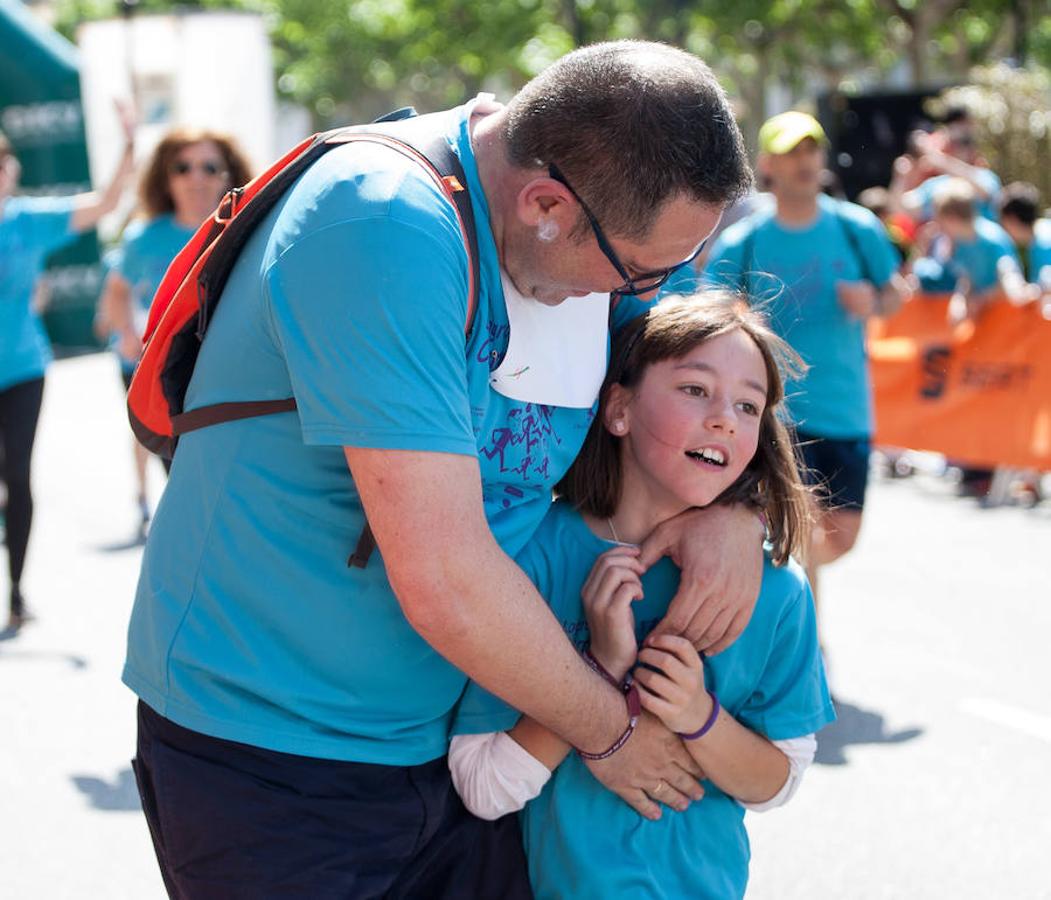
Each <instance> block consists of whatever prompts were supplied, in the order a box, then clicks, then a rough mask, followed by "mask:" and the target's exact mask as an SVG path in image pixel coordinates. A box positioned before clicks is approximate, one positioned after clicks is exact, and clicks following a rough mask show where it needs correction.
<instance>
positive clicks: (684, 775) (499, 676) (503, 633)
mask: <svg viewBox="0 0 1051 900" xmlns="http://www.w3.org/2000/svg"><path fill="white" fill-rule="evenodd" d="M345 453H346V457H347V463H348V465H349V466H350V469H351V472H352V473H353V476H354V482H355V485H356V487H357V490H358V493H359V495H360V497H361V500H362V504H363V506H364V509H365V512H366V514H367V516H368V519H369V524H370V526H371V527H372V530H373V533H374V534H375V536H376V543H377V545H378V547H379V549H380V552H381V553H382V555H383V563H384V565H385V567H386V571H387V576H388V578H389V580H390V583H391V587H392V588H393V590H394V593H395V595H396V596H397V598H398V602H399V603H400V605H401V608H402V610H403V612H404V613H405V616H406V618H407V619H408V620H409V622H410V623H411V624H412V626H413V627H414V628H415V629H416V630H417V631H418V632H419V634H420V635H421V636H422V637H423V638H424V639H425V640H426V641H427V642H428V643H429V644H430V645H431V646H432V647H434V648H435V649H436V650H437V651H438V652H439V653H441V654H442V656H444V657H445V658H446V659H448V660H449V661H450V662H452V663H453V664H454V665H455V666H456V667H457V668H459V669H461V670H462V671H463V672H465V673H466V674H467V675H468V676H469V677H471V678H472V679H473V680H475V681H477V682H478V683H479V684H480V685H482V686H483V687H485V688H486V689H487V690H490V691H492V692H493V693H494V694H496V695H497V696H499V697H501V698H502V699H504V700H506V701H507V702H508V703H510V704H511V705H512V706H514V707H515V708H516V709H518V710H521V711H522V712H523V713H525V714H526V715H528V716H530V717H532V718H533V719H535V720H536V721H538V722H540V723H541V724H543V725H545V726H546V727H547V728H549V729H551V731H553V732H555V733H556V734H558V735H560V736H561V737H562V738H564V739H565V740H567V741H568V742H569V743H571V744H573V745H574V746H577V747H582V748H584V749H586V750H589V751H592V752H598V751H602V750H604V749H606V748H607V747H609V746H610V745H612V744H613V742H614V741H615V740H616V739H617V737H618V736H619V735H620V734H621V733H622V732H623V731H624V730H625V728H626V725H627V712H626V705H625V703H624V699H623V697H622V696H621V695H619V694H618V693H617V692H616V691H615V690H613V688H611V687H610V686H609V685H607V684H606V683H605V682H604V681H602V679H601V678H599V677H598V676H597V675H595V674H594V673H593V672H592V671H591V670H590V669H589V668H588V666H587V665H586V664H585V663H584V662H583V661H582V660H581V658H580V656H579V655H578V654H577V652H576V651H575V650H574V649H573V647H572V645H571V644H570V642H569V641H568V640H567V639H566V637H565V634H564V633H563V631H562V628H561V626H560V625H559V624H558V622H557V621H556V620H555V618H554V617H553V616H552V615H551V613H550V611H549V610H548V608H547V606H546V604H545V603H544V601H543V600H542V599H541V597H540V595H539V594H537V592H536V589H535V588H534V587H533V585H532V582H530V581H529V579H528V578H527V577H526V575H525V573H524V572H522V570H521V569H519V568H518V566H517V565H516V564H515V563H514V561H513V560H512V559H511V558H510V557H508V556H507V555H506V554H505V553H504V552H503V551H502V550H501V549H500V547H499V545H498V544H497V543H496V541H495V539H494V538H493V536H492V533H491V532H490V530H489V526H488V523H487V522H486V519H485V515H484V511H483V510H484V507H483V503H482V495H481V481H480V477H479V470H478V463H477V461H476V460H474V459H472V458H470V457H467V456H460V455H457V454H451V453H427V452H418V451H401V450H376V449H364V448H354V447H347V448H345ZM593 771H595V773H596V776H597V777H598V778H599V780H600V781H602V782H603V783H604V784H605V785H606V786H607V787H609V788H610V789H611V790H613V791H615V792H616V793H617V794H618V795H620V796H621V797H622V798H624V799H625V800H626V801H627V802H629V803H631V805H633V806H634V807H635V808H636V809H638V810H639V811H640V812H642V813H643V814H648V815H653V814H654V813H655V812H656V806H655V805H654V804H653V803H652V802H651V801H650V800H649V799H648V798H647V797H646V795H645V790H646V788H647V787H648V786H654V785H657V784H658V783H659V782H661V781H664V782H665V783H667V784H668V785H671V786H673V787H675V788H676V789H677V790H678V791H679V792H680V793H681V794H682V795H684V796H683V797H682V798H681V799H682V800H685V798H686V797H687V796H689V797H699V796H700V787H699V785H698V784H697V781H696V779H695V778H694V777H692V776H691V775H690V774H689V773H690V772H695V771H697V767H696V765H695V764H693V761H692V759H691V758H690V757H689V754H688V753H686V751H685V749H684V748H683V747H682V744H681V742H679V740H678V739H677V738H676V737H675V735H673V734H672V733H671V732H669V731H667V729H664V728H663V726H659V725H658V724H657V723H656V720H653V719H652V718H646V719H645V720H644V721H643V722H641V723H640V727H639V728H637V729H636V732H635V733H634V734H633V735H632V737H631V738H630V739H629V740H628V742H627V744H625V746H624V747H623V748H622V749H621V750H618V751H617V752H616V753H615V754H614V755H613V756H611V757H610V758H609V759H608V760H605V761H603V762H602V763H601V764H597V765H596V766H593ZM661 799H662V800H665V799H673V798H670V797H669V798H666V797H662V798H661Z"/></svg>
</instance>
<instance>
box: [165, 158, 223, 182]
mask: <svg viewBox="0 0 1051 900" xmlns="http://www.w3.org/2000/svg"><path fill="white" fill-rule="evenodd" d="M194 169H196V170H197V171H198V172H200V173H201V174H202V175H204V176H206V177H208V178H218V177H219V176H220V175H226V169H225V168H223V167H222V166H221V165H219V164H218V163H213V162H203V163H196V164H194V163H190V162H185V161H184V160H181V159H179V160H176V161H175V162H173V163H172V165H171V168H170V169H169V170H168V171H169V172H170V173H171V174H172V175H189V174H190V173H191V172H192V171H193V170H194Z"/></svg>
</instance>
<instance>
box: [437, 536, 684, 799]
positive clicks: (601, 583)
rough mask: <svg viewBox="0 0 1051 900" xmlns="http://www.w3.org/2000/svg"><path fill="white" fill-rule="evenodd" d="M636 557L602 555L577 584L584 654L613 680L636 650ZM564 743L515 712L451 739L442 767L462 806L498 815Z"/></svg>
mask: <svg viewBox="0 0 1051 900" xmlns="http://www.w3.org/2000/svg"><path fill="white" fill-rule="evenodd" d="M637 557H638V549H637V548H635V547H627V546H619V547H614V548H613V549H612V550H609V551H607V552H606V553H603V554H602V555H601V556H600V557H599V558H598V559H597V560H596V561H595V565H594V567H593V568H592V570H591V573H590V575H589V576H588V579H587V581H586V582H585V584H584V586H583V588H582V590H581V600H582V602H583V605H584V610H585V614H586V616H587V620H588V628H589V631H590V634H591V642H592V643H591V652H592V653H593V654H594V658H595V659H596V660H597V661H598V662H599V664H600V665H601V666H602V667H603V668H605V669H606V670H607V671H608V672H613V673H616V674H615V676H614V677H616V678H618V679H619V678H622V677H623V676H624V674H625V673H626V672H627V671H628V669H630V668H631V666H632V664H633V663H634V661H635V654H636V653H637V651H638V646H637V644H636V643H635V632H634V616H633V615H632V612H631V602H632V600H634V599H637V598H638V597H641V596H642V584H641V582H640V581H639V575H640V574H641V572H642V567H641V566H640V565H639V563H638V561H637ZM571 749H572V748H571V747H570V745H569V744H568V743H566V742H565V741H564V740H562V738H560V737H559V736H558V735H557V734H555V733H554V732H553V731H551V730H549V729H547V728H545V727H544V726H543V725H541V724H540V723H539V722H537V721H535V720H533V719H530V718H529V717H528V716H522V718H520V719H519V720H518V722H517V723H516V724H515V726H514V727H513V728H512V729H511V730H510V731H506V732H504V731H501V732H491V733H488V734H472V735H457V736H455V737H453V739H452V741H451V742H450V745H449V770H450V772H451V773H452V779H453V785H454V786H455V787H456V790H457V792H458V793H459V794H460V797H461V798H462V799H463V802H464V806H466V807H467V808H468V809H469V810H470V811H471V812H472V813H474V815H476V816H478V817H479V818H480V819H498V818H500V817H501V816H504V815H507V814H508V813H510V812H516V811H517V810H520V809H521V808H522V807H523V806H524V805H525V804H526V803H527V802H528V801H530V800H532V799H533V798H534V797H536V796H537V795H538V794H539V793H540V791H541V789H542V788H543V787H544V785H545V784H546V783H547V780H548V779H549V778H550V777H551V772H553V771H554V770H555V769H556V768H558V766H559V764H560V763H561V762H562V760H564V759H565V758H566V756H567V755H568V754H569V752H570V750H571ZM666 799H669V800H670V799H671V798H670V797H669V798H666Z"/></svg>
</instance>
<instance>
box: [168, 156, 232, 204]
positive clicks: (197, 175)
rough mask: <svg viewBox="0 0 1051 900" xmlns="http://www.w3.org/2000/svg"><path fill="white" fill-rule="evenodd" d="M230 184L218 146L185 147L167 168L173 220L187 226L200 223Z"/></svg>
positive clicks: (228, 174)
mask: <svg viewBox="0 0 1051 900" xmlns="http://www.w3.org/2000/svg"><path fill="white" fill-rule="evenodd" d="M229 181H230V173H229V172H227V170H226V160H225V159H223V151H222V150H221V149H220V148H219V146H218V145H217V144H215V143H213V142H212V141H200V142H199V143H196V144H187V145H186V146H185V147H183V148H182V149H181V150H180V151H179V152H178V154H177V155H176V157H175V159H174V160H172V164H171V166H169V168H168V190H169V191H170V192H171V195H172V204H173V205H174V207H175V217H176V218H177V219H179V220H180V221H181V222H185V223H187V224H191V223H200V222H203V221H204V220H205V219H206V218H208V216H210V215H211V214H212V210H214V209H215V207H216V205H217V204H218V203H219V200H220V199H221V198H222V196H223V194H224V193H226V191H227V190H228V189H229V187H230V184H229Z"/></svg>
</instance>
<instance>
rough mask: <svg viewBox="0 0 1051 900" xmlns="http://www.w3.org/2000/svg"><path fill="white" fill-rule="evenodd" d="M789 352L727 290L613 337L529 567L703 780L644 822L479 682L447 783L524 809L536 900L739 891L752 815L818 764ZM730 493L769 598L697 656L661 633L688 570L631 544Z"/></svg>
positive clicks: (665, 305) (565, 618)
mask: <svg viewBox="0 0 1051 900" xmlns="http://www.w3.org/2000/svg"><path fill="white" fill-rule="evenodd" d="M793 356H794V354H792V353H791V351H790V350H789V349H788V347H787V345H785V344H784V343H783V342H782V341H781V340H780V339H778V338H777V337H775V336H774V335H773V333H772V332H771V331H770V329H769V328H768V327H767V325H766V323H765V321H764V320H763V317H762V316H761V315H760V314H759V313H756V312H755V311H753V310H749V309H748V308H747V307H746V306H745V305H744V304H743V303H741V302H740V301H739V299H738V297H737V296H736V295H734V294H729V293H728V292H724V291H709V292H706V293H702V294H699V295H697V296H695V297H687V298H675V299H669V300H665V301H663V302H662V303H660V304H659V305H657V306H656V307H654V308H653V309H652V310H651V311H650V312H649V313H648V314H646V315H645V316H643V317H640V319H639V320H637V321H636V322H634V323H632V325H630V326H629V327H628V328H626V329H625V330H624V332H622V333H621V334H619V335H618V337H617V340H616V341H615V343H614V349H613V354H612V361H611V364H610V371H609V375H608V376H607V381H606V385H605V387H604V389H603V393H602V399H601V401H600V405H599V410H598V414H597V416H596V419H595V421H594V422H593V423H592V426H591V430H590V432H589V434H588V438H587V440H586V441H585V444H584V448H583V450H582V451H581V454H580V456H579V457H578V458H577V461H576V462H575V463H574V464H573V466H572V467H571V468H570V470H569V473H568V474H567V476H566V478H565V479H564V481H563V482H562V484H561V485H560V490H561V491H562V492H563V496H562V497H561V498H560V499H559V500H558V501H556V503H555V504H554V506H553V507H552V508H551V510H550V511H549V512H548V514H547V517H546V518H545V519H544V522H543V523H542V524H541V526H540V529H539V530H538V532H537V535H536V537H535V538H534V540H533V541H532V542H531V543H530V544H529V545H528V546H527V547H526V548H525V550H524V551H523V552H522V553H521V554H520V555H519V557H518V561H519V563H520V564H521V565H522V568H523V569H524V571H526V572H527V573H528V574H529V575H530V577H531V578H532V579H533V581H534V583H535V584H536V586H537V589H538V590H539V591H540V593H541V594H542V595H543V596H544V597H546V598H547V600H548V602H549V603H550V604H551V609H552V611H553V612H554V614H555V616H556V618H558V619H559V621H560V622H561V624H562V627H563V629H564V630H565V632H566V635H567V636H568V637H569V638H570V640H572V641H573V642H574V643H575V644H576V645H577V647H578V648H579V649H580V650H581V652H582V653H584V654H585V656H586V658H589V659H591V660H592V662H593V664H594V665H595V666H596V668H598V669H599V670H600V671H602V672H605V673H607V675H608V677H609V679H610V680H611V681H613V682H614V683H617V684H620V683H621V682H623V681H624V679H625V675H626V674H627V673H628V672H629V671H632V672H633V676H634V683H633V685H632V687H631V688H629V690H630V691H634V690H636V688H635V685H637V691H638V696H639V700H640V703H641V706H642V708H643V709H645V710H647V711H648V712H649V713H652V714H654V715H656V716H659V717H660V718H661V719H662V720H663V721H664V722H665V724H667V725H668V727H669V728H671V729H673V730H675V731H676V732H678V733H679V735H680V737H681V738H682V740H683V743H684V745H685V746H686V747H687V748H688V749H689V752H690V753H691V755H692V756H693V758H694V759H695V760H696V761H697V762H698V763H699V764H700V766H701V768H702V769H703V770H704V772H705V774H706V776H707V781H706V783H705V796H704V799H703V800H702V801H701V802H700V803H697V804H694V805H692V806H690V807H689V809H687V810H686V811H685V812H684V813H683V814H681V815H679V814H670V815H665V816H663V817H661V818H660V819H659V820H657V821H646V820H645V819H644V818H643V817H641V816H640V815H639V814H638V813H637V812H636V811H634V810H632V809H630V808H629V807H627V806H625V805H624V804H622V803H618V802H617V799H616V798H615V797H614V796H612V795H611V794H609V792H608V791H606V790H604V789H603V788H602V786H601V785H600V784H599V783H598V782H597V781H596V780H595V779H594V778H593V777H592V775H591V774H590V772H589V771H588V769H587V768H586V766H585V764H584V762H583V759H584V758H585V757H586V756H587V754H583V753H578V754H576V755H569V751H570V747H569V745H568V744H566V743H565V742H564V741H562V740H561V739H559V738H557V737H556V736H555V735H553V734H552V733H551V732H549V731H547V730H546V729H544V728H543V727H542V726H539V725H538V724H537V723H535V722H533V721H532V720H530V719H522V720H521V721H519V713H518V712H517V711H516V710H514V709H512V708H510V707H509V706H508V705H507V704H505V703H503V702H502V701H500V700H498V699H497V698H496V697H494V696H493V695H491V694H489V693H487V692H485V691H483V690H482V689H481V688H479V687H477V686H476V685H473V684H472V685H471V686H469V687H468V689H467V692H466V694H465V696H464V699H463V701H462V702H461V704H460V707H459V710H458V715H457V719H456V724H455V726H454V730H455V731H456V732H458V733H459V735H460V736H458V737H454V738H453V743H452V747H451V749H450V756H449V765H450V768H451V770H452V772H453V776H454V782H455V784H456V785H457V788H458V790H459V791H460V793H461V795H462V796H463V797H464V799H465V801H466V802H467V805H468V808H469V809H471V810H472V811H473V812H475V813H476V814H477V815H480V816H483V817H486V818H496V817H498V816H502V815H504V814H506V813H508V812H510V811H512V810H516V809H520V808H521V807H522V804H523V803H524V802H526V801H529V802H528V803H527V805H526V806H525V810H524V812H523V815H522V829H523V834H524V838H525V847H526V855H527V857H528V860H529V872H530V879H531V882H532V886H533V890H534V893H535V895H536V896H537V897H538V898H565V897H572V898H574V900H586V898H595V900H599V898H609V897H632V898H668V900H672V898H682V897H697V898H712V900H729V898H735V897H741V896H743V895H744V891H745V884H746V882H747V873H748V859H749V850H748V836H747V833H746V831H745V828H744V823H743V817H744V811H745V809H746V808H749V809H769V808H772V807H773V806H778V805H781V804H782V803H784V802H785V801H786V800H787V799H788V797H789V796H790V795H791V794H792V793H793V792H794V791H795V790H796V788H797V787H798V785H799V781H800V778H801V776H802V772H803V770H804V769H805V768H806V766H807V765H808V764H809V762H810V761H811V760H812V759H813V754H814V750H815V747H816V743H815V740H814V736H813V733H814V732H816V731H817V730H818V729H819V728H821V727H822V726H824V725H826V724H827V723H829V722H830V721H832V719H833V717H834V714H833V711H832V704H831V701H830V698H829V694H828V690H827V688H826V685H825V680H824V674H823V671H822V667H821V659H820V654H819V652H818V644H817V628H816V624H815V619H814V609H813V604H812V601H811V595H810V591H809V589H808V587H807V582H806V578H805V576H804V574H803V572H802V569H801V568H800V567H799V566H798V564H796V563H794V562H790V561H789V559H788V554H789V551H790V550H792V549H796V550H801V549H803V548H804V546H805V539H804V533H805V526H806V522H807V504H806V499H805V498H806V490H805V488H804V487H803V486H802V484H801V483H800V479H799V475H798V472H797V470H796V466H795V460H794V457H793V453H792V446H791V439H790V437H789V434H788V432H787V430H786V428H785V426H784V424H783V423H782V421H781V419H780V417H779V407H780V401H781V397H782V384H781V378H780V374H779V365H783V364H784V363H786V362H788V361H790V360H791V359H792V358H793ZM735 500H736V501H744V502H748V503H751V504H753V505H754V508H755V509H756V510H757V511H758V512H760V513H761V514H762V515H765V516H766V517H768V518H767V520H768V522H769V526H770V548H769V555H768V557H767V560H766V562H765V566H764V572H763V585H762V591H761V593H760V596H759V602H758V604H757V605H756V609H755V613H754V614H753V616H752V618H751V620H750V621H749V623H748V626H747V627H746V628H745V631H744V633H743V634H742V635H741V637H740V638H738V640H737V641H736V642H735V643H734V644H733V645H732V646H731V647H730V648H729V649H727V650H725V651H723V652H722V653H719V654H718V655H716V656H704V655H701V656H699V655H698V654H697V652H696V650H695V649H694V648H693V646H692V645H691V644H690V643H689V642H688V641H685V640H684V639H682V638H681V637H678V636H674V635H668V634H659V633H656V632H654V631H653V628H654V626H655V625H656V624H657V623H658V622H660V620H661V618H662V617H663V615H664V612H665V609H666V608H667V604H668V602H669V600H670V599H671V597H672V595H673V594H674V593H675V590H676V586H677V583H678V579H679V572H678V570H677V569H676V568H675V566H674V565H673V564H672V563H671V561H669V560H663V561H661V562H660V563H659V564H658V565H657V566H654V567H653V568H651V569H649V570H647V571H644V570H643V567H642V566H641V565H640V564H639V560H638V548H637V546H636V545H637V544H638V543H639V542H640V541H642V540H643V539H644V538H645V537H646V535H647V534H649V532H650V531H651V530H652V528H653V527H654V526H655V525H657V524H658V523H659V522H661V521H662V520H663V519H665V518H667V517H671V516H675V515H677V514H678V513H680V512H681V511H682V510H683V509H685V508H688V507H691V506H706V505H708V504H710V503H713V502H716V503H717V502H730V501H735ZM640 646H641V648H642V649H641V651H640V649H639V648H640ZM507 728H510V729H511V731H510V733H509V734H508V733H506V732H499V733H493V731H494V729H507ZM629 742H630V739H629ZM551 770H554V773H553V775H551ZM549 776H550V781H549V780H548V778H549ZM541 788H542V790H541ZM665 790H666V785H664V783H663V782H662V781H660V780H658V781H656V782H654V783H653V784H652V785H650V786H647V788H646V793H647V794H648V795H649V796H650V797H651V798H653V799H654V800H658V801H659V800H661V799H662V796H663V794H664V792H665ZM534 798H535V799H534Z"/></svg>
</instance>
